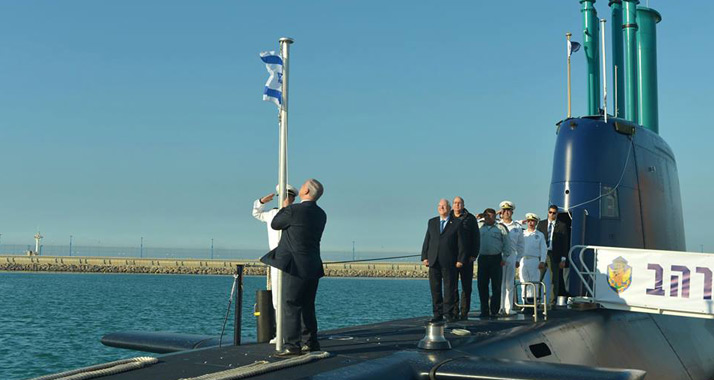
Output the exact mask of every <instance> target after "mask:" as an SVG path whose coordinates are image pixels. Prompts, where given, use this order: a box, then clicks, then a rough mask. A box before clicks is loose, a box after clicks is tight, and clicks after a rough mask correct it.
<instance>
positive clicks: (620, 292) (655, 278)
mask: <svg viewBox="0 0 714 380" xmlns="http://www.w3.org/2000/svg"><path fill="white" fill-rule="evenodd" d="M595 249H596V251H597V272H598V273H597V277H596V281H595V298H596V300H597V301H601V302H607V303H611V304H621V305H626V306H627V307H630V308H633V309H634V308H644V309H649V311H651V312H661V313H663V314H676V312H682V313H694V314H706V315H712V316H714V303H712V271H714V255H712V254H705V253H693V252H678V251H655V250H645V249H625V248H609V247H608V248H605V247H597V248H595ZM642 311H647V310H642ZM663 311H674V312H675V313H665V312H663ZM705 317H706V316H705Z"/></svg>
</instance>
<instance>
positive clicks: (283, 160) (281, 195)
mask: <svg viewBox="0 0 714 380" xmlns="http://www.w3.org/2000/svg"><path fill="white" fill-rule="evenodd" d="M292 43H293V40H292V38H287V37H283V38H281V39H280V56H281V57H282V59H283V85H282V98H281V102H280V104H281V107H280V138H279V145H280V147H279V151H280V153H279V157H278V204H279V206H278V207H280V208H282V207H283V204H284V203H285V197H286V196H287V183H288V67H289V66H288V55H289V51H290V44H292ZM277 283H278V288H277V289H274V291H277V292H278V294H277V297H276V298H277V302H276V303H277V309H276V310H275V325H276V328H275V337H276V339H275V350H276V351H282V350H283V337H284V335H285V334H284V333H283V307H282V303H283V272H282V271H280V270H279V271H278V281H277ZM298 348H299V347H298Z"/></svg>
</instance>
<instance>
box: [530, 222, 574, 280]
mask: <svg viewBox="0 0 714 380" xmlns="http://www.w3.org/2000/svg"><path fill="white" fill-rule="evenodd" d="M537 229H538V231H540V232H542V233H543V235H544V236H545V238H546V241H547V239H548V220H547V219H546V220H541V221H540V222H538V227H537ZM552 246H553V250H552V252H551V251H548V255H550V256H551V257H550V262H551V264H552V265H553V268H557V265H558V264H559V263H560V260H561V257H565V258H566V262H565V265H568V262H567V259H568V257H567V256H568V250H569V249H570V235H569V234H568V226H566V225H565V223H563V222H561V221H559V220H556V221H555V225H554V226H553V244H552Z"/></svg>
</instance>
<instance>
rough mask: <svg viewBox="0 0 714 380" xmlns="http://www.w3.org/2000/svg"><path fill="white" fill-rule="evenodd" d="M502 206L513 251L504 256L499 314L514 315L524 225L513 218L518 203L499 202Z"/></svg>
mask: <svg viewBox="0 0 714 380" xmlns="http://www.w3.org/2000/svg"><path fill="white" fill-rule="evenodd" d="M499 207H500V208H501V223H503V225H504V226H506V228H507V229H508V237H509V238H510V239H511V249H512V253H511V254H510V255H508V256H506V257H504V260H503V261H504V262H505V263H506V264H505V265H504V266H503V281H502V283H501V310H500V311H499V313H498V314H499V315H513V314H516V312H515V311H514V310H513V299H514V297H515V295H516V289H515V282H516V258H517V257H518V255H519V254H521V253H522V252H523V226H521V224H520V223H518V222H516V221H515V220H513V211H515V209H516V204H515V203H513V202H511V201H503V202H501V203H500V204H499Z"/></svg>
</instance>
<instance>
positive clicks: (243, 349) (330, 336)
mask: <svg viewBox="0 0 714 380" xmlns="http://www.w3.org/2000/svg"><path fill="white" fill-rule="evenodd" d="M599 311H600V312H602V310H599ZM593 314H599V313H598V312H597V311H582V312H581V311H573V310H566V309H561V310H556V309H553V310H551V311H549V314H548V320H547V321H543V319H542V316H539V320H538V322H534V321H533V318H532V317H531V316H525V315H523V314H517V315H515V316H509V317H500V318H493V317H492V318H483V319H482V318H478V317H473V316H471V317H470V318H469V319H468V320H464V321H458V322H456V323H448V324H446V327H445V334H444V335H445V337H446V339H447V340H448V341H449V342H450V344H451V349H448V350H422V349H419V348H417V343H418V342H419V341H420V340H421V339H422V338H423V337H424V335H425V326H426V323H427V320H428V318H426V317H421V318H412V319H404V320H395V321H388V322H383V323H377V324H370V325H363V326H356V327H347V328H342V329H336V330H330V331H323V332H320V333H319V334H318V339H319V342H320V345H321V348H322V350H323V351H327V352H329V353H330V354H331V355H330V357H327V358H324V359H319V360H316V361H312V362H310V363H306V364H301V365H297V366H294V367H290V368H283V369H280V370H278V371H273V372H268V373H264V374H261V375H256V376H252V377H250V378H251V379H256V380H257V379H281V380H289V379H305V378H311V379H323V378H324V379H340V380H346V379H362V378H385V377H386V376H388V378H390V379H392V380H396V379H419V378H425V379H428V378H429V373H430V372H432V371H433V370H434V369H435V368H436V367H439V366H442V365H444V364H445V363H448V362H450V361H454V359H456V358H460V359H465V358H466V359H468V358H470V359H472V360H473V359H477V361H478V362H473V361H472V362H470V363H468V364H467V365H466V367H468V368H461V369H460V370H459V369H458V368H457V369H456V370H455V373H456V375H458V372H466V373H467V374H474V375H475V373H474V369H473V366H474V365H476V366H477V367H478V368H479V370H478V372H479V373H483V375H486V374H487V373H491V374H492V375H496V374H497V373H499V372H502V371H503V367H505V366H504V364H506V366H507V367H508V370H509V371H510V372H509V373H510V374H511V375H509V377H508V378H523V379H525V378H528V379H540V378H551V379H556V378H575V377H574V376H576V377H578V378H583V379H585V378H593V379H594V378H600V379H615V378H617V379H634V378H640V377H637V376H633V373H632V372H630V371H625V372H623V371H620V370H616V371H610V370H607V369H605V368H592V371H591V368H590V367H583V366H581V365H569V364H568V363H563V362H562V361H561V360H559V359H557V358H555V359H554V358H553V357H551V358H548V356H550V355H552V353H551V351H550V348H549V347H548V345H547V344H546V343H542V342H541V343H539V342H536V341H534V342H533V344H531V345H528V344H526V345H525V346H524V345H523V344H522V341H523V339H522V338H523V335H526V336H534V335H535V337H536V338H534V339H535V340H538V339H540V338H537V337H538V336H539V335H540V334H538V333H537V331H539V330H541V329H544V328H547V329H551V328H561V329H562V328H566V329H567V328H568V327H567V326H569V325H572V324H576V325H577V324H582V323H585V324H587V322H585V320H587V319H589V318H592V317H593ZM596 319H600V318H599V317H598V318H596ZM578 320H580V321H581V322H578ZM454 329H457V331H456V332H459V331H458V330H467V331H468V335H458V334H456V333H454ZM533 332H536V333H535V334H533ZM460 333H462V334H464V333H465V331H460ZM518 336H521V338H517V337H518ZM514 338H515V339H514ZM504 340H506V341H511V344H510V345H514V346H515V347H514V348H515V349H516V350H517V351H518V354H516V355H507V356H506V357H504V358H499V357H496V358H487V359H485V360H482V359H481V358H480V357H479V356H478V355H482V354H483V348H484V347H486V348H488V347H489V346H490V342H493V341H504ZM518 342H521V343H518ZM479 348H480V349H479ZM479 351H481V354H479ZM524 352H525V355H524V354H523V353H524ZM275 353H276V351H275V346H274V345H271V344H267V343H249V344H244V345H240V346H232V345H231V346H223V347H212V348H204V349H197V350H190V351H181V352H176V353H172V354H167V355H163V356H159V357H158V359H159V361H158V363H156V364H153V365H149V366H147V367H144V368H141V369H136V370H132V371H128V372H124V373H120V374H115V375H110V376H105V377H102V379H112V380H120V379H127V380H128V379H135V380H136V379H138V380H142V379H155V380H175V379H183V378H192V377H198V376H201V375H206V374H209V373H215V372H220V371H225V370H230V369H234V368H237V367H242V366H245V365H249V364H252V363H255V362H257V361H268V362H271V363H272V362H278V361H281V360H285V359H283V358H278V357H275V356H274V354H275ZM473 355H476V356H473ZM137 356H140V355H137ZM539 358H543V359H544V361H543V362H539V361H538V359H539ZM503 359H508V360H507V361H505V362H504V360H503ZM524 359H525V360H535V361H533V362H530V361H526V362H523V361H522V360H524ZM479 360H480V361H479ZM518 363H520V364H518ZM573 364H576V363H573ZM452 365H453V363H452ZM533 365H535V366H536V367H533ZM549 366H550V367H549ZM570 367H572V368H570ZM489 368H490V369H489ZM494 368H495V369H494ZM590 372H592V373H590ZM635 372H636V371H635ZM519 373H521V375H519ZM538 373H540V374H541V375H538ZM526 374H528V375H526ZM456 375H455V376H451V377H450V378H466V377H459V376H456ZM447 377H448V376H447ZM441 378H443V377H441ZM468 378H501V377H473V376H468Z"/></svg>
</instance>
